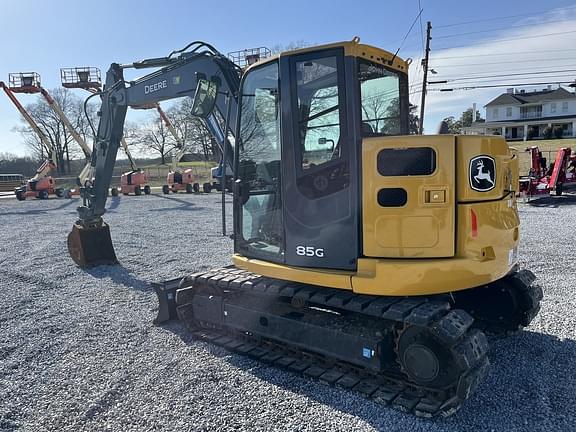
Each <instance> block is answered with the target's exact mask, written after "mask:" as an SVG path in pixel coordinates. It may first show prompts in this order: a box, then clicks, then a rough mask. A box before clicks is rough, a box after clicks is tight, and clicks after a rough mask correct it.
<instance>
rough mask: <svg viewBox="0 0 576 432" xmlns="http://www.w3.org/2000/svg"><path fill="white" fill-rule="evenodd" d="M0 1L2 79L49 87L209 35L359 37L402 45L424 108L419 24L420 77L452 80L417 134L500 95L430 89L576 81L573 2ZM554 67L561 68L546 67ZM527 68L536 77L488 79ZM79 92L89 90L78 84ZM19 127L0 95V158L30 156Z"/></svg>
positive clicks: (316, 39) (257, 39)
mask: <svg viewBox="0 0 576 432" xmlns="http://www.w3.org/2000/svg"><path fill="white" fill-rule="evenodd" d="M2 3H3V4H2V15H1V16H0V40H2V41H3V46H2V55H1V56H0V80H5V81H7V80H8V73H10V72H29V71H35V72H38V73H40V75H41V76H42V84H43V86H44V87H45V88H47V89H52V88H57V87H59V86H60V75H59V70H60V68H61V67H72V66H96V67H99V68H100V69H101V70H102V73H103V74H104V72H105V71H106V70H107V69H108V66H109V65H110V63H112V62H118V63H128V62H131V61H134V60H139V59H143V58H149V57H160V56H164V55H167V54H168V53H169V52H170V51H172V50H174V49H179V48H181V47H183V46H185V45H186V44H187V43H188V42H191V41H193V40H203V41H206V42H209V43H211V44H212V45H214V46H215V47H216V48H217V49H218V50H219V51H221V52H223V53H228V52H230V51H237V50H241V49H244V48H252V47H258V46H267V47H274V46H278V45H281V46H282V45H284V46H285V45H289V44H291V43H294V42H304V43H306V44H310V45H316V44H323V43H330V42H336V41H341V40H351V39H352V38H353V37H355V36H359V37H360V39H361V41H362V43H367V44H370V45H375V46H377V47H380V48H383V49H385V50H387V51H392V52H395V51H396V50H397V49H398V48H399V47H401V50H400V52H399V54H398V55H399V56H400V57H403V58H412V59H413V63H412V66H411V70H410V81H411V85H412V86H413V87H411V93H412V94H411V99H412V102H413V103H415V104H416V105H420V95H421V93H420V89H421V82H422V67H421V66H420V63H421V62H420V60H421V58H422V53H423V46H424V43H423V34H424V33H425V27H426V22H427V21H430V22H431V23H432V40H431V60H430V68H431V69H434V71H435V72H437V74H430V75H429V79H428V80H429V81H433V80H434V81H443V80H454V81H449V82H448V83H446V84H441V85H439V84H436V85H430V91H429V92H428V94H427V99H426V115H425V123H424V129H425V133H434V131H435V130H436V126H437V124H438V123H439V122H440V121H441V120H442V119H443V118H444V117H447V116H455V117H459V116H460V114H461V113H462V112H463V111H464V110H466V109H467V108H468V107H471V106H472V104H473V103H476V104H477V106H478V108H479V110H480V111H481V113H482V116H484V109H483V108H482V107H483V106H484V105H485V104H486V103H487V102H489V101H490V99H492V98H493V97H495V96H497V95H498V94H500V93H502V92H505V90H506V89H505V88H488V89H475V90H455V91H453V92H438V91H437V90H438V89H439V88H441V87H444V88H455V89H456V88H462V87H472V86H478V85H484V86H485V85H494V84H525V83H529V82H533V83H541V82H546V83H552V82H556V81H571V80H574V79H575V78H576V58H575V56H576V44H574V41H575V40H576V2H575V1H574V0H572V1H562V0H547V1H546V2H535V1H531V2H527V1H526V0H507V1H501V0H500V1H496V0H484V1H482V2H462V1H456V0H442V1H440V0H403V1H398V0H397V1H390V0H388V1H382V0H379V1H373V0H370V1H363V2H357V3H354V6H353V7H350V2H345V1H339V0H331V1H325V0H315V1H310V0H306V1H303V0H289V1H284V2H273V1H264V0H257V1H243V2H241V1H224V0H220V2H218V3H217V2H214V1H211V2H193V1H185V0H170V1H164V2H158V1H149V0H140V1H130V0H123V1H118V0H115V1H111V0H100V1H98V2H78V1H77V0H75V1H72V0H51V1H45V0H28V1H26V2H2ZM420 10H421V11H422V13H421V15H420V17H418V14H419V11H420ZM519 15H521V16H519ZM413 23H414V26H413V27H412V30H411V32H410V33H409V34H408V31H409V29H410V27H411V25H412V24H413ZM407 34H408V36H407V37H406V39H405V40H404V41H403V39H404V37H405V36H406V35H407ZM571 59H573V60H571ZM551 70H555V71H558V70H566V71H568V72H563V73H559V72H556V73H554V74H550V73H548V74H546V73H544V72H547V71H551ZM527 71H528V72H531V73H532V75H530V76H517V77H493V75H505V74H511V73H523V72H527ZM138 72H140V74H142V71H136V72H135V73H134V72H132V75H131V74H130V73H127V74H126V77H127V78H135V77H137V76H138V75H139V73H138ZM535 72H540V73H539V74H535ZM510 87H512V86H511V85H510ZM540 87H545V86H542V85H539V86H538V88H540ZM527 88H528V89H529V88H530V87H527ZM77 92H78V93H77V94H78V96H80V97H84V96H85V94H84V93H83V92H82V91H81V90H77ZM34 98H36V96H33V95H20V97H19V99H20V101H21V102H22V103H24V104H27V103H31V102H34V101H35V99H34ZM145 115H152V114H142V113H140V114H137V113H134V112H131V111H129V115H128V120H132V121H142V120H145V117H144V116H145ZM21 125H22V120H21V118H20V115H19V114H18V112H17V111H16V109H15V107H14V106H13V105H11V103H10V102H9V101H8V98H7V97H5V95H3V94H2V95H0V153H2V152H10V153H14V154H20V155H23V154H26V153H27V149H26V147H25V146H24V144H23V140H22V138H21V137H20V135H19V134H18V133H17V132H16V131H15V130H14V128H15V126H21Z"/></svg>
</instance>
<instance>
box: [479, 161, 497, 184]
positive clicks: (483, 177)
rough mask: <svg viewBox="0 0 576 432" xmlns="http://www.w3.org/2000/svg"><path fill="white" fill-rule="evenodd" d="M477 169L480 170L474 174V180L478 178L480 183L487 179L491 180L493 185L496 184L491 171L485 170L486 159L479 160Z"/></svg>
mask: <svg viewBox="0 0 576 432" xmlns="http://www.w3.org/2000/svg"><path fill="white" fill-rule="evenodd" d="M476 169H477V170H478V174H476V175H475V176H474V180H476V181H477V182H478V183H480V181H481V180H486V181H488V182H490V184H491V185H492V186H494V180H492V177H491V175H490V171H486V172H484V161H483V160H479V161H478V165H477V166H476Z"/></svg>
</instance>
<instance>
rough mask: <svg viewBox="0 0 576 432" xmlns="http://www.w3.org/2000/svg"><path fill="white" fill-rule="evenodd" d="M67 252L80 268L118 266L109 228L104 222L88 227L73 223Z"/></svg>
mask: <svg viewBox="0 0 576 432" xmlns="http://www.w3.org/2000/svg"><path fill="white" fill-rule="evenodd" d="M68 252H69V253H70V257H71V258H72V260H74V262H75V263H76V264H78V265H79V266H80V267H93V266H97V265H113V264H118V260H117V259H116V253H115V252H114V246H113V245H112V238H111V237H110V227H109V226H108V224H106V223H104V222H103V223H102V224H99V225H97V226H90V227H85V226H83V225H81V224H79V223H75V224H74V226H73V227H72V231H71V232H70V233H69V234H68Z"/></svg>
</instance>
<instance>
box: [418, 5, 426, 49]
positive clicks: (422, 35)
mask: <svg viewBox="0 0 576 432" xmlns="http://www.w3.org/2000/svg"><path fill="white" fill-rule="evenodd" d="M418 10H420V11H423V10H424V9H422V4H421V3H420V0H418ZM420 41H421V42H422V57H424V51H425V49H426V48H424V26H423V25H422V14H420Z"/></svg>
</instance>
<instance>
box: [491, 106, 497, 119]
mask: <svg viewBox="0 0 576 432" xmlns="http://www.w3.org/2000/svg"><path fill="white" fill-rule="evenodd" d="M492 116H493V117H498V108H494V109H493V110H492Z"/></svg>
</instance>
